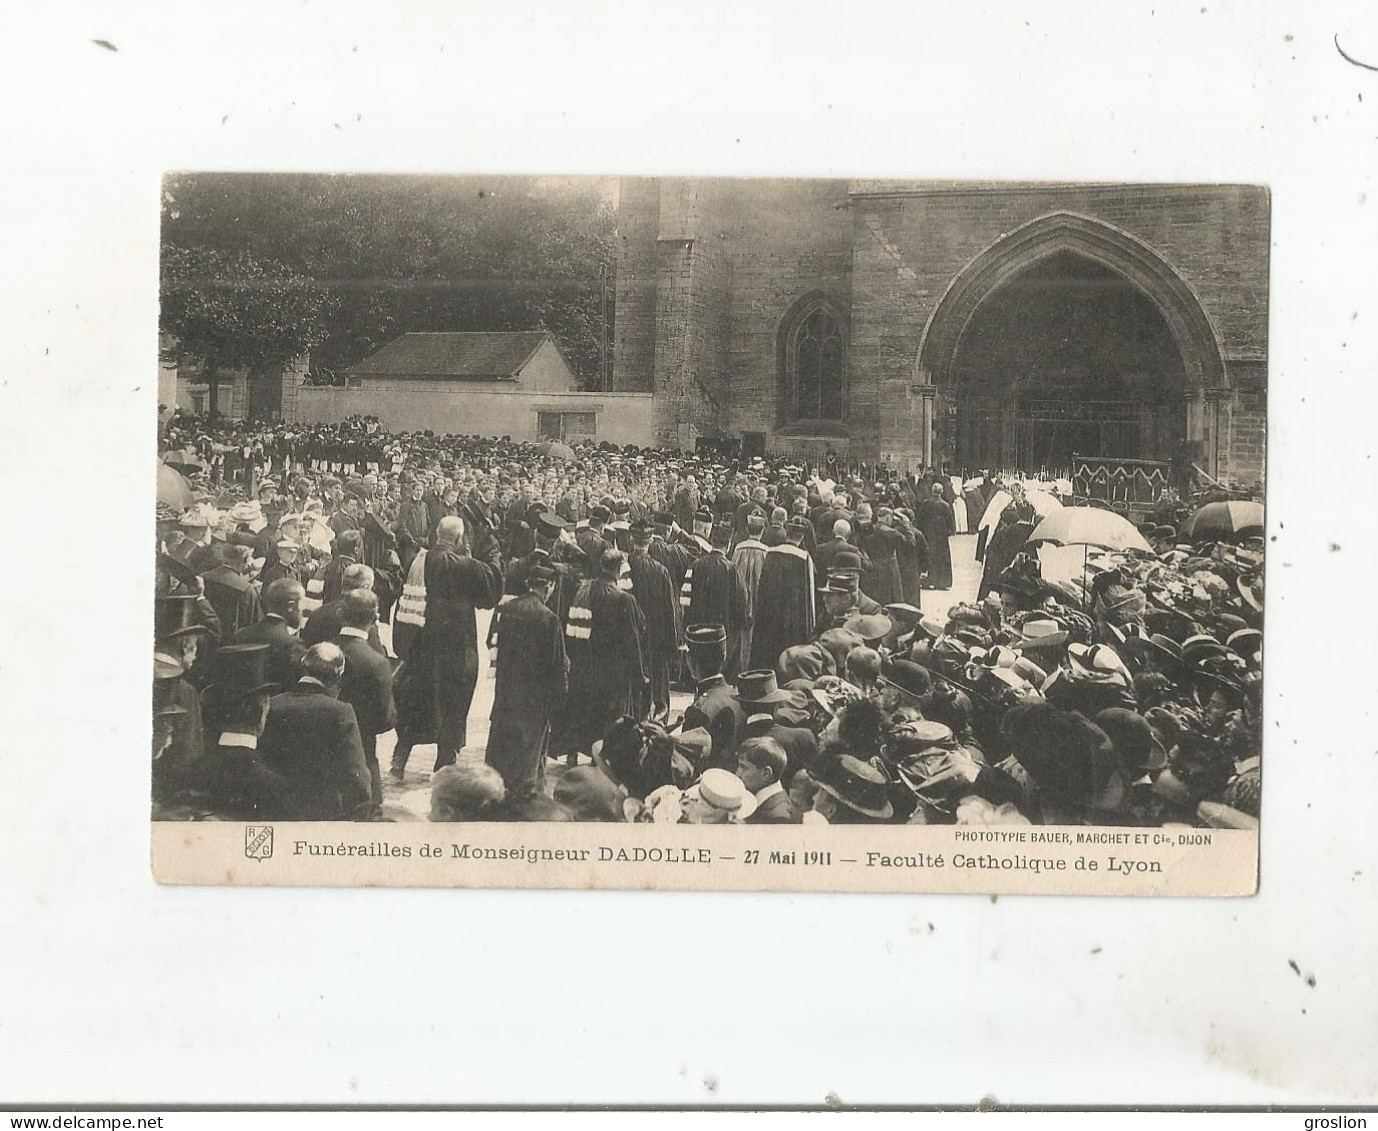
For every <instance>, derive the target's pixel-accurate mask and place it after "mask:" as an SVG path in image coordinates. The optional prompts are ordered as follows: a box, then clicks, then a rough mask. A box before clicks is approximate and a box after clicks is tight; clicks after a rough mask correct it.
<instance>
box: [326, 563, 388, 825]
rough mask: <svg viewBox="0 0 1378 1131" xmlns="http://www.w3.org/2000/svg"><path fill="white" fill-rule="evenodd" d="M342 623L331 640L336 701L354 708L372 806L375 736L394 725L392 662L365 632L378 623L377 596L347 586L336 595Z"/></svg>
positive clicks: (377, 777)
mask: <svg viewBox="0 0 1378 1131" xmlns="http://www.w3.org/2000/svg"><path fill="white" fill-rule="evenodd" d="M340 618H341V620H342V621H343V624H342V625H341V626H340V633H339V635H338V636H336V637H335V643H336V644H337V645H339V648H340V651H342V652H343V653H344V655H345V669H344V676H343V678H342V679H341V681H340V702H342V703H348V704H349V705H350V706H351V707H353V708H354V717H355V719H356V720H357V721H358V723H359V737H360V738H361V739H362V741H363V744H364V761H365V762H367V763H368V777H369V783H370V788H371V790H372V792H373V806H374V808H375V809H377V808H380V807H381V806H382V804H383V778H382V775H381V774H380V773H379V771H378V736H379V735H380V734H387V732H388V731H390V730H392V728H393V727H395V726H396V725H397V707H396V705H395V704H394V703H393V698H392V664H390V663H389V662H388V660H387V659H386V657H384V656H380V655H378V653H377V652H375V651H374V650H373V647H372V645H371V644H370V643H369V639H368V632H369V629H371V628H373V627H374V626H375V625H376V624H377V623H378V597H377V595H376V594H375V593H374V592H373V590H371V589H351V590H349V591H348V592H347V593H344V594H343V595H342V596H341V597H340Z"/></svg>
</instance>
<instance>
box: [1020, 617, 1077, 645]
mask: <svg viewBox="0 0 1378 1131" xmlns="http://www.w3.org/2000/svg"><path fill="white" fill-rule="evenodd" d="M1018 632H1019V637H1018V638H1017V639H1016V640H1014V641H1013V642H1012V645H1011V646H1012V647H1014V648H1018V649H1020V650H1021V651H1027V650H1029V649H1035V650H1036V649H1040V648H1056V647H1059V646H1060V645H1062V644H1066V643H1067V636H1068V633H1067V630H1066V629H1065V628H1063V626H1062V625H1061V623H1059V622H1058V621H1056V620H1054V619H1053V618H1052V617H1047V616H1037V617H1030V618H1028V619H1027V620H1025V621H1024V623H1023V624H1021V625H1019V627H1018Z"/></svg>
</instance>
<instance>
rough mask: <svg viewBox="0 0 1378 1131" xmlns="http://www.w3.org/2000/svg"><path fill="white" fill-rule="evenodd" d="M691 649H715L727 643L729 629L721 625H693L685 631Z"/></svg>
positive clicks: (685, 640)
mask: <svg viewBox="0 0 1378 1131" xmlns="http://www.w3.org/2000/svg"><path fill="white" fill-rule="evenodd" d="M684 642H685V644H687V645H688V646H689V647H690V648H694V647H699V648H714V647H720V646H722V645H723V644H725V643H727V629H726V628H724V627H723V626H722V625H720V624H691V625H689V626H688V627H686V628H685V630H684Z"/></svg>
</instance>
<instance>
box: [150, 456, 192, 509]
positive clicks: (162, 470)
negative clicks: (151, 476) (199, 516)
mask: <svg viewBox="0 0 1378 1131" xmlns="http://www.w3.org/2000/svg"><path fill="white" fill-rule="evenodd" d="M158 502H160V503H166V504H167V505H168V506H170V507H172V508H173V509H174V510H176V511H179V512H180V511H184V510H186V509H187V508H188V507H190V506H191V484H189V483H188V482H187V481H186V480H185V479H184V478H183V477H182V475H181V474H180V473H179V472H178V471H177V469H176V468H173V467H171V466H169V465H168V464H165V463H160V464H159V465H158Z"/></svg>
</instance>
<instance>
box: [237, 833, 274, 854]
mask: <svg viewBox="0 0 1378 1131" xmlns="http://www.w3.org/2000/svg"><path fill="white" fill-rule="evenodd" d="M272 854H273V826H272V825H245V826H244V855H245V856H247V857H248V858H249V859H250V860H267V859H268V857H270V856H271V855H272Z"/></svg>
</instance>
